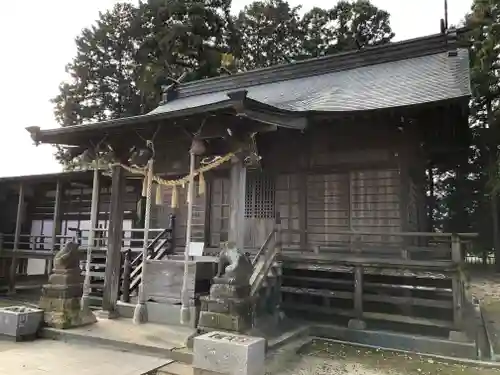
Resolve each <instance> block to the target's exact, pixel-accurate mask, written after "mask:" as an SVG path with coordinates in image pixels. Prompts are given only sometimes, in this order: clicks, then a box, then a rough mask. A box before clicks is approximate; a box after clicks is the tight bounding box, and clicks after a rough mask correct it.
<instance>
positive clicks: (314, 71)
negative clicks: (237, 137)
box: [169, 34, 456, 100]
mask: <svg viewBox="0 0 500 375" xmlns="http://www.w3.org/2000/svg"><path fill="white" fill-rule="evenodd" d="M451 39H452V37H450V35H448V34H434V35H430V36H424V37H419V38H414V39H410V40H404V41H399V42H394V43H389V44H384V45H379V46H374V47H367V48H363V49H361V50H351V51H346V52H340V53H337V54H333V55H328V56H321V57H316V58H311V59H306V60H300V61H297V62H293V63H288V64H280V65H275V66H271V67H266V68H260V69H255V70H250V71H246V72H240V73H235V74H232V75H228V76H221V77H212V78H206V79H202V80H198V81H192V82H186V83H181V84H179V85H178V86H177V87H176V88H175V92H173V93H171V94H172V95H169V96H170V98H172V99H174V100H175V98H184V97H189V96H194V95H202V94H209V93H214V92H220V91H230V90H234V89H241V88H244V87H251V86H258V85H262V84H266V83H273V82H279V81H286V80H290V79H297V78H304V77H310V76H316V75H322V74H328V73H333V72H337V71H342V70H351V69H355V68H359V67H363V66H368V65H376V64H381V63H385V62H391V61H398V60H404V59H408V58H415V57H420V56H426V55H429V54H436V53H440V52H444V51H446V50H449V49H451V48H456V45H455V44H454V43H450V41H451Z"/></svg>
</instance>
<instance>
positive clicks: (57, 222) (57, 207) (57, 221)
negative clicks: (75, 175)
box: [45, 179, 64, 275]
mask: <svg viewBox="0 0 500 375" xmlns="http://www.w3.org/2000/svg"><path fill="white" fill-rule="evenodd" d="M63 189H64V188H63V184H62V181H61V180H60V179H58V180H57V185H56V196H55V202H54V214H53V216H52V237H51V240H52V253H53V254H55V253H56V252H57V251H58V250H59V249H56V244H57V243H58V239H57V235H58V234H60V233H61V201H62V197H63ZM52 263H53V258H52V257H51V258H50V259H49V260H48V261H47V265H46V266H47V269H46V270H45V272H46V274H47V275H50V274H51V272H52Z"/></svg>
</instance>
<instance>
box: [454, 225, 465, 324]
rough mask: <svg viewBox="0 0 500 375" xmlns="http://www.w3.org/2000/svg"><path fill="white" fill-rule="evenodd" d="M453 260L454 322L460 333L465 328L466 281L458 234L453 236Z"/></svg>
mask: <svg viewBox="0 0 500 375" xmlns="http://www.w3.org/2000/svg"><path fill="white" fill-rule="evenodd" d="M451 258H452V260H453V263H455V265H456V266H457V269H456V271H455V274H454V275H453V278H452V290H453V322H454V326H455V329H457V330H459V331H460V330H461V329H462V328H463V298H464V281H463V277H462V272H463V270H462V263H463V261H462V249H461V243H460V237H459V236H458V235H457V234H453V235H452V236H451Z"/></svg>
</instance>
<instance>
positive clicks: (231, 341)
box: [193, 332, 266, 375]
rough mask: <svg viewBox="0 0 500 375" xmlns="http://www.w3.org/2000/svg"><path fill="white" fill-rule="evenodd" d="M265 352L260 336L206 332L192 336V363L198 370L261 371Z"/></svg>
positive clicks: (236, 374) (231, 374)
mask: <svg viewBox="0 0 500 375" xmlns="http://www.w3.org/2000/svg"><path fill="white" fill-rule="evenodd" d="M265 352H266V340H265V339H263V338H261V337H251V336H244V335H236V334H232V333H226V332H210V333H207V334H204V335H201V336H198V337H195V338H194V347H193V367H194V368H195V369H198V373H200V372H201V373H203V371H200V370H204V371H210V372H213V373H218V374H225V375H264V360H265Z"/></svg>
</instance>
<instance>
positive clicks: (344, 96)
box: [151, 49, 470, 114]
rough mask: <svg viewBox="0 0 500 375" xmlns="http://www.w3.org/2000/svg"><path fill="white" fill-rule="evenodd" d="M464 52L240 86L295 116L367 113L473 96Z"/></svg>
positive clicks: (171, 106)
mask: <svg viewBox="0 0 500 375" xmlns="http://www.w3.org/2000/svg"><path fill="white" fill-rule="evenodd" d="M468 64H469V58H468V51H467V50H466V49H458V50H457V53H456V55H455V54H453V53H452V54H450V53H449V52H441V53H436V54H432V55H426V56H421V57H415V58H409V59H403V60H398V61H391V62H385V63H382V64H375V65H369V66H364V67H360V68H355V69H348V70H342V71H336V72H333V73H323V74H320V75H314V76H309V77H304V78H298V79H288V80H284V81H278V82H272V83H266V84H260V85H255V86H247V87H241V88H240V89H246V90H247V91H248V94H247V97H248V98H250V99H253V100H256V101H258V102H261V103H264V104H267V105H271V106H274V107H276V108H279V109H283V110H288V111H294V112H309V111H321V112H341V111H363V110H373V109H382V108H391V107H402V106H410V105H415V104H423V103H430V102H436V101H441V100H446V99H452V98H459V97H466V96H469V95H470V83H469V68H468ZM229 92H230V91H227V90H226V91H219V92H212V93H206V94H201V95H192V96H187V97H182V96H181V97H179V98H177V99H175V100H172V101H171V102H168V103H166V104H164V105H161V106H160V107H158V108H156V109H155V110H154V111H152V112H151V114H160V113H168V112H174V111H178V110H180V109H187V108H196V107H199V106H203V105H208V104H215V103H220V102H224V101H226V100H227V99H228V96H227V94H228V93H229Z"/></svg>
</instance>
